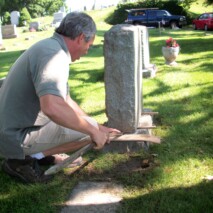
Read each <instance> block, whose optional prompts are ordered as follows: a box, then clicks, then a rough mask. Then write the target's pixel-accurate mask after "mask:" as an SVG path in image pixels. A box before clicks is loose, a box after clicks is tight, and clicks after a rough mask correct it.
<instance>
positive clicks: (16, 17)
mask: <svg viewBox="0 0 213 213" xmlns="http://www.w3.org/2000/svg"><path fill="white" fill-rule="evenodd" d="M19 17H20V13H19V12H18V11H12V12H11V13H10V20H11V24H12V25H16V26H18V25H19Z"/></svg>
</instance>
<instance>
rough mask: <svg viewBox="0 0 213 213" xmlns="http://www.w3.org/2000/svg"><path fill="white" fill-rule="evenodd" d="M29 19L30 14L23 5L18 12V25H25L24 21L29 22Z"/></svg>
mask: <svg viewBox="0 0 213 213" xmlns="http://www.w3.org/2000/svg"><path fill="white" fill-rule="evenodd" d="M30 21H31V16H30V14H29V12H28V10H27V8H26V7H24V8H23V9H22V10H21V12H20V18H19V25H20V26H25V23H24V22H26V23H30Z"/></svg>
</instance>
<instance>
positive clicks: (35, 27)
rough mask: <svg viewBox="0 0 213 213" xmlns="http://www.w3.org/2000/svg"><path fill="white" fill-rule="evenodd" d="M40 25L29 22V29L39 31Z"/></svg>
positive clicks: (35, 22)
mask: <svg viewBox="0 0 213 213" xmlns="http://www.w3.org/2000/svg"><path fill="white" fill-rule="evenodd" d="M39 27H40V23H39V22H38V21H34V22H30V29H32V28H33V29H35V30H36V31H37V30H38V29H39Z"/></svg>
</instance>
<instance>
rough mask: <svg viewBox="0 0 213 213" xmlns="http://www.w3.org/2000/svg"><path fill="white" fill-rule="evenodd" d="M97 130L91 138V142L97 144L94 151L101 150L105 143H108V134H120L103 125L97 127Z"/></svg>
mask: <svg viewBox="0 0 213 213" xmlns="http://www.w3.org/2000/svg"><path fill="white" fill-rule="evenodd" d="M98 127H99V130H98V131H97V132H96V134H95V135H94V136H92V137H91V138H92V140H93V141H94V142H95V143H96V144H97V146H96V147H94V148H95V149H102V148H103V147H104V145H105V144H106V143H110V139H109V136H110V133H115V134H119V133H121V132H120V131H119V130H117V129H114V128H108V127H106V126H103V125H100V124H99V125H98Z"/></svg>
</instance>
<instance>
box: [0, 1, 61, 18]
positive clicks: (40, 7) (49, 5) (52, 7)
mask: <svg viewBox="0 0 213 213" xmlns="http://www.w3.org/2000/svg"><path fill="white" fill-rule="evenodd" d="M1 4H2V7H1V9H0V16H1V15H2V14H3V13H4V12H5V11H9V12H12V11H13V10H17V11H21V10H22V9H23V8H24V7H26V8H27V10H28V11H29V13H30V14H31V17H34V18H35V17H37V16H42V15H51V14H53V13H54V12H56V11H58V10H59V8H60V7H61V6H62V5H63V0H10V1H5V2H3V0H0V6H1Z"/></svg>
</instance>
